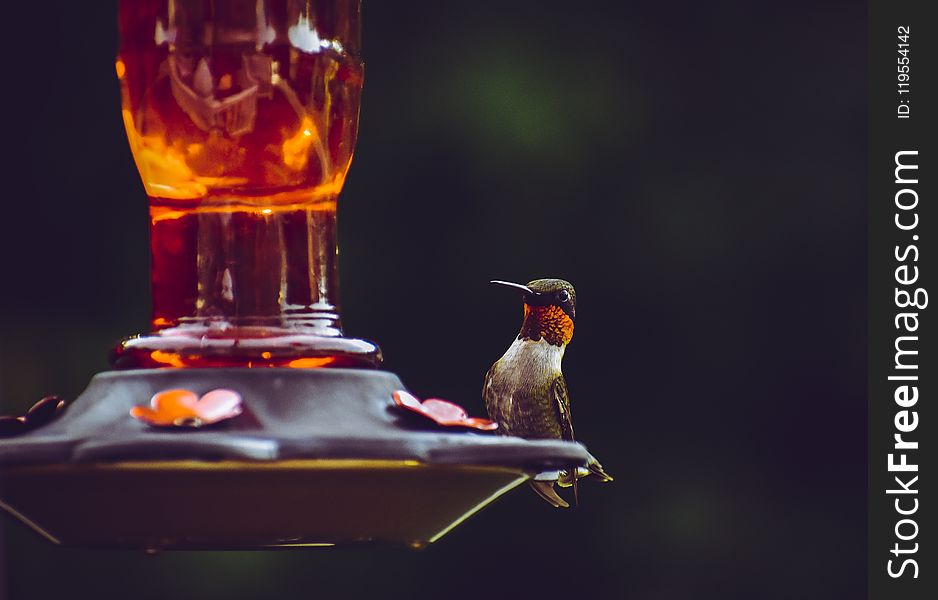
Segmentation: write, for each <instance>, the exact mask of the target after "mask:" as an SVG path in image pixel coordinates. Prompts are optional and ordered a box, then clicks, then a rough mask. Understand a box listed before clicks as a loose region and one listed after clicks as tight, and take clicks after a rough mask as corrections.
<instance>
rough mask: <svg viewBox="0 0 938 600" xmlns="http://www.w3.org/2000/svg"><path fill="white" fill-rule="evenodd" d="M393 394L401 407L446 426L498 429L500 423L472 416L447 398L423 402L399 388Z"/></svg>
mask: <svg viewBox="0 0 938 600" xmlns="http://www.w3.org/2000/svg"><path fill="white" fill-rule="evenodd" d="M392 395H393V397H394V403H395V404H397V405H398V406H400V407H401V408H403V409H406V410H409V411H411V412H414V413H417V414H418V415H421V416H424V417H426V418H428V419H430V420H431V421H433V422H434V423H437V424H438V425H443V426H444V427H468V428H470V429H479V430H481V431H492V430H494V429H498V423H496V422H495V421H490V420H488V419H480V418H478V417H470V416H469V414H468V413H467V412H466V410H465V409H464V408H463V407H461V406H459V405H458V404H453V403H452V402H447V401H446V400H439V399H437V398H428V399H426V400H424V401H423V402H421V401H420V400H418V399H417V398H415V397H414V395H413V394H411V393H410V392H405V391H404V390H398V391H396V392H394V394H392Z"/></svg>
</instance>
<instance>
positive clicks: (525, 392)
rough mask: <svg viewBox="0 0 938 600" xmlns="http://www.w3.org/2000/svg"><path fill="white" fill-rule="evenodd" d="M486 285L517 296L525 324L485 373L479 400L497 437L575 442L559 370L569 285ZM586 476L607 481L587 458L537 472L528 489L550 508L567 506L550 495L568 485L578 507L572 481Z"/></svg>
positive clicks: (570, 317) (569, 316)
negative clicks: (509, 290) (494, 425)
mask: <svg viewBox="0 0 938 600" xmlns="http://www.w3.org/2000/svg"><path fill="white" fill-rule="evenodd" d="M491 283H494V284H496V285H502V286H507V287H510V288H514V289H515V290H517V291H519V292H521V294H522V297H523V299H524V321H523V322H522V324H521V331H520V332H519V333H518V337H517V338H516V339H515V341H514V342H512V344H511V346H510V347H509V348H508V350H507V351H506V352H505V354H504V355H503V356H502V357H501V358H500V359H498V360H497V361H496V362H495V364H494V365H492V368H490V369H489V371H488V373H486V374H485V384H484V386H483V388H482V398H483V400H485V408H486V410H488V413H489V418H491V419H492V420H493V421H496V422H497V423H498V431H499V433H501V434H502V435H516V436H519V437H523V438H528V439H562V440H569V441H575V437H574V435H573V421H572V420H571V416H570V395H569V393H568V392H567V383H566V381H564V378H563V373H562V372H561V369H560V363H561V361H562V360H563V353H564V350H565V349H566V347H567V344H569V343H570V340H571V339H572V338H573V322H574V320H575V319H576V292H575V291H574V290H573V286H572V285H570V283H569V282H567V281H564V280H563V279H536V280H534V281H532V282H530V283H528V284H527V285H521V284H518V283H511V282H508V281H492V282H491ZM585 475H595V476H597V477H598V478H599V479H600V480H601V481H612V477H610V476H609V475H608V474H607V473H606V472H605V471H604V470H603V467H602V465H600V464H599V462H597V461H596V459H595V458H593V457H592V455H591V456H590V459H589V462H588V463H587V465H586V468H583V467H580V468H578V469H576V470H575V471H573V472H569V471H559V472H554V473H544V474H541V475H539V476H537V477H535V478H534V479H533V480H532V481H531V487H532V488H534V491H535V492H537V493H538V494H539V495H540V496H541V497H542V498H544V500H546V501H548V502H550V503H551V504H552V505H554V506H555V507H557V508H567V507H569V506H570V505H569V504H567V502H566V501H565V500H564V499H563V498H561V497H560V496H559V495H558V494H557V492H556V491H554V483H557V484H559V485H560V486H561V487H569V486H571V485H572V486H573V493H574V499H575V500H576V501H577V503H578V501H579V498H578V492H577V478H578V477H582V476H585Z"/></svg>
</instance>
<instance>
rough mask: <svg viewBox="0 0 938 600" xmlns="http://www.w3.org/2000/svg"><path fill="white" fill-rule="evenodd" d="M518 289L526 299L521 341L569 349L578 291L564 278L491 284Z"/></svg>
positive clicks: (520, 334) (495, 282)
mask: <svg viewBox="0 0 938 600" xmlns="http://www.w3.org/2000/svg"><path fill="white" fill-rule="evenodd" d="M491 283H493V284H495V285H501V286H505V287H509V288H512V289H515V290H517V291H518V292H520V293H521V297H522V299H523V300H524V322H523V323H522V324H521V332H520V333H519V334H518V339H520V340H532V341H535V342H536V341H539V340H541V339H544V340H545V341H546V342H547V343H549V344H552V345H554V346H561V347H563V346H566V345H567V344H568V343H570V340H571V339H573V322H574V321H575V320H576V292H575V291H574V289H573V286H572V285H570V282H568V281H564V280H563V279H535V280H534V281H530V282H528V284H527V285H521V284H520V283H512V282H510V281H492V282H491Z"/></svg>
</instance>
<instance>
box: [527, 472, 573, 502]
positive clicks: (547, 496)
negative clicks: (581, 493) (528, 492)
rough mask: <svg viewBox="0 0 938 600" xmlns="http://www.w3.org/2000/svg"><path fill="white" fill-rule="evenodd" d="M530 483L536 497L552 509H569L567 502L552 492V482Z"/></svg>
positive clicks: (533, 481) (534, 481)
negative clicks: (548, 504) (547, 503)
mask: <svg viewBox="0 0 938 600" xmlns="http://www.w3.org/2000/svg"><path fill="white" fill-rule="evenodd" d="M530 483H531V489H532V490H534V491H535V492H537V495H538V496H540V497H541V498H543V499H544V500H545V501H547V502H549V503H550V504H551V506H553V507H554V508H570V505H569V504H568V503H567V501H566V500H564V499H563V498H561V497H560V496H559V495H558V494H557V492H555V491H554V482H553V481H541V480H537V479H532V480H531V482H530Z"/></svg>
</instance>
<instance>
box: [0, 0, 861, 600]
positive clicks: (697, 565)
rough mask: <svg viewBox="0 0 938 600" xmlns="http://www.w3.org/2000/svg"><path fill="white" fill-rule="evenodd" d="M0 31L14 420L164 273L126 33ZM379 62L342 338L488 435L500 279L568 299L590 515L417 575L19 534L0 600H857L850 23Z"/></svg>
mask: <svg viewBox="0 0 938 600" xmlns="http://www.w3.org/2000/svg"><path fill="white" fill-rule="evenodd" d="M4 21H5V24H4V31H5V33H4V38H3V41H2V44H3V46H2V48H3V56H4V61H3V64H4V68H3V77H4V80H5V82H4V84H3V96H4V97H5V104H6V109H5V111H4V115H5V118H4V121H3V144H2V145H3V147H4V148H5V150H4V160H3V165H4V173H3V176H4V179H3V181H4V182H5V185H6V191H5V192H4V194H3V203H4V207H5V211H4V213H3V216H2V218H0V219H2V220H0V223H2V238H0V256H2V257H3V262H2V277H3V282H4V284H3V292H2V294H0V311H2V312H0V314H2V315H3V318H2V319H0V321H2V326H0V327H2V338H0V339H2V344H0V351H2V357H0V403H2V409H3V412H14V411H19V410H22V409H25V408H26V407H27V406H28V405H30V404H31V403H32V402H33V401H35V400H36V399H38V398H39V397H41V396H43V395H45V394H47V393H51V392H58V393H60V394H63V395H66V396H69V397H74V396H75V395H77V394H78V393H79V392H80V391H81V389H82V388H83V387H84V385H85V384H86V383H87V381H88V379H89V378H90V377H91V375H92V374H94V373H95V372H97V371H99V370H103V369H105V368H106V367H107V363H106V359H105V356H106V351H107V349H108V348H109V347H110V346H111V345H112V344H113V342H114V341H115V340H117V339H118V338H120V337H122V336H125V335H127V334H130V333H133V332H139V331H142V330H144V329H145V328H146V326H147V323H148V316H149V315H148V310H149V291H148V287H147V286H148V270H147V269H148V267H147V260H148V248H147V212H146V197H145V195H144V192H143V187H142V185H141V184H140V181H139V178H138V176H137V174H136V171H135V169H134V165H133V161H132V159H131V156H130V151H129V148H128V146H127V143H126V139H125V137H124V132H123V128H122V125H121V121H120V116H119V96H118V89H117V82H116V78H115V76H114V68H113V59H114V54H115V49H116V24H115V22H116V9H115V6H114V2H68V3H66V2H27V3H22V4H21V5H18V6H16V7H13V8H6V9H5V17H4ZM363 37H364V54H365V60H366V64H367V69H366V72H367V76H366V85H365V94H364V99H363V104H362V113H361V129H360V132H361V133H360V137H359V143H358V147H357V153H356V158H355V161H354V164H353V166H352V169H351V172H350V174H349V179H348V183H347V185H346V188H345V191H344V193H343V195H342V198H341V202H340V235H341V246H342V255H341V268H342V292H343V299H344V317H345V322H346V329H347V332H348V333H349V334H352V335H357V336H361V337H367V338H370V339H373V340H376V341H378V342H379V343H380V344H381V345H382V347H383V349H384V352H385V356H386V357H387V362H386V367H387V368H388V369H390V370H392V371H395V372H397V373H398V374H400V375H401V377H402V378H403V379H404V381H405V382H406V383H407V384H408V386H410V387H411V388H412V389H413V390H414V391H415V392H416V393H417V394H418V395H435V396H440V397H444V398H450V399H453V400H456V401H459V402H461V403H462V404H464V405H466V406H467V407H470V410H471V411H472V412H473V413H476V414H481V413H482V411H483V408H482V406H481V401H480V399H479V394H480V389H481V381H482V376H483V374H484V372H485V370H486V369H487V368H488V366H489V365H490V364H491V362H493V361H494V360H495V359H497V358H498V357H499V356H500V355H501V353H502V352H503V351H504V349H505V348H506V347H507V345H508V344H509V343H510V342H511V340H512V337H513V335H514V333H515V332H516V331H517V327H518V325H519V317H520V306H519V303H518V300H517V298H516V297H515V296H514V295H513V294H510V293H506V292H505V291H503V290H498V289H494V288H492V287H491V286H488V285H487V284H486V282H487V281H488V280H489V279H492V278H502V279H512V280H517V281H527V280H529V279H533V278H535V277H543V276H556V277H564V278H567V279H569V280H570V281H572V282H573V283H574V284H575V285H576V287H577V292H578V310H577V330H576V336H575V338H574V341H573V344H572V345H571V347H570V348H569V350H568V352H567V358H566V360H565V363H564V371H565V373H566V375H567V381H568V383H569V386H570V390H571V394H572V397H573V402H574V415H575V421H576V426H577V432H578V434H579V437H580V438H581V439H582V440H583V441H584V442H585V443H586V444H587V445H588V446H589V448H590V449H591V450H592V451H593V453H594V454H596V455H597V456H598V457H599V458H600V460H601V461H602V462H603V464H604V465H605V466H606V467H607V468H608V470H610V472H612V473H613V474H614V475H615V476H616V481H615V482H614V483H612V484H609V485H605V486H600V485H596V484H593V483H592V482H587V483H585V484H584V485H583V487H582V488H581V494H582V501H583V507H582V509H580V510H577V511H565V512H561V511H555V510H553V509H551V508H550V507H549V506H547V505H546V504H545V503H543V502H542V501H540V500H539V499H537V498H536V497H535V496H534V495H533V494H531V493H528V492H527V491H526V490H520V491H516V492H513V493H512V494H509V495H508V496H507V497H505V498H503V499H502V500H500V501H499V502H497V503H496V504H495V505H493V506H491V507H489V508H488V509H486V510H485V511H483V512H482V513H481V514H479V515H478V516H477V517H475V518H473V519H472V520H470V521H469V522H467V523H466V524H464V525H462V526H460V527H459V528H457V529H456V530H455V531H454V532H452V533H451V534H450V535H448V536H447V537H445V538H444V539H443V540H441V541H440V542H439V543H438V544H436V545H435V546H433V547H431V548H430V549H428V550H426V551H423V552H420V553H415V552H411V551H407V550H396V549H388V548H353V549H336V550H322V551H302V552H256V553H201V554H200V553H175V554H174V553H169V554H162V555H158V556H155V557H149V556H145V555H143V554H142V553H139V554H138V553H132V552H109V551H88V550H75V549H63V548H58V547H54V546H52V545H50V544H49V543H48V542H46V541H45V540H43V539H41V538H40V537H38V536H37V535H35V534H33V533H31V532H30V531H27V530H26V529H25V527H23V526H22V525H20V524H19V523H18V522H16V521H14V520H13V519H12V518H10V517H7V516H4V517H2V520H0V529H2V538H0V541H2V546H0V597H2V596H3V594H4V593H6V594H7V597H9V598H17V599H20V598H58V597H88V598H169V597H173V598H188V597H202V598H205V597H224V598H241V597H245V598H247V597H266V598H296V597H320V598H344V597H349V598H366V597H383V598H407V599H417V598H438V597H449V598H463V597H466V598H468V597H493V598H506V597H523V598H528V597H534V598H537V597H541V598H544V597H550V598H554V597H561V596H564V597H581V596H582V597H592V598H643V599H679V598H720V599H735V598H745V599H750V598H779V599H790V598H801V599H813V598H818V599H825V600H828V599H833V598H838V599H839V598H844V599H849V598H858V597H861V595H862V594H863V590H864V586H865V570H866V560H865V543H866V525H865V485H866V462H865V444H866V442H865V439H866V438H865V419H866V417H865V410H866V405H865V376H864V375H865V369H866V359H865V353H866V329H865V327H866V325H865V323H866V299H865V298H866V289H865V284H866V273H865V258H866V257H865V250H866V147H867V146H866V144H867V142H866V91H867V90H866V5H865V3H863V2H832V1H821V2H786V3H780V2H772V3H753V2H747V1H738V2H694V1H692V0H685V1H684V2H668V3H664V2H654V1H646V0H640V1H634V0H631V1H625V2H612V1H594V2H579V3H574V2H559V1H545V0H538V1H534V0H531V1H521V0H516V1H513V2H504V1H502V2H496V1H473V2H435V1H431V0H409V1H397V2H377V1H366V2H365V7H364V32H363ZM62 501H63V502H67V501H68V500H67V498H63V499H62ZM4 586H5V587H4ZM4 590H5V591H4Z"/></svg>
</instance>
